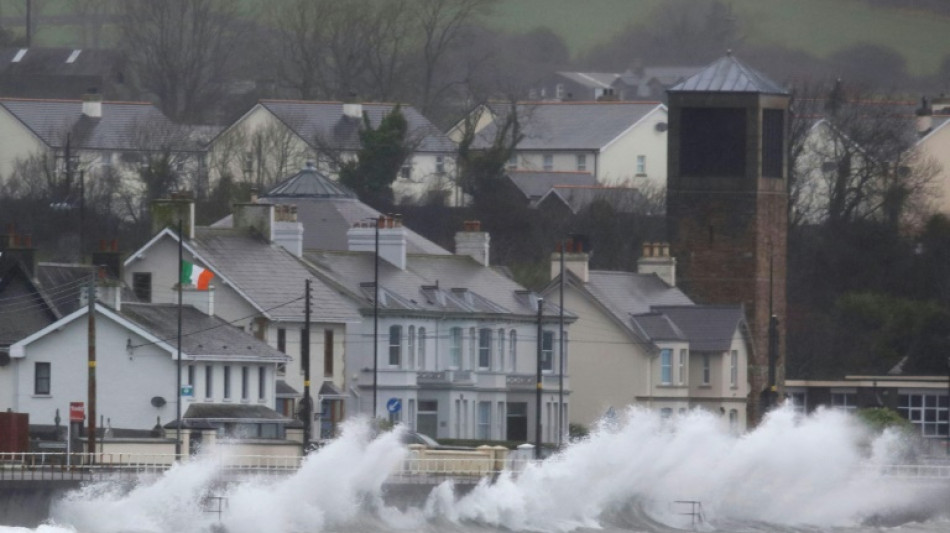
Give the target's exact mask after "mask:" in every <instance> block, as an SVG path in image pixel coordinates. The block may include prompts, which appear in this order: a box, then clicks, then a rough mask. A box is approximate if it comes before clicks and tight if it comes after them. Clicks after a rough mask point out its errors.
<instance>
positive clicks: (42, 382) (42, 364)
mask: <svg viewBox="0 0 950 533" xmlns="http://www.w3.org/2000/svg"><path fill="white" fill-rule="evenodd" d="M41 370H42V371H41ZM52 394H53V363H50V362H48V361H37V362H35V363H33V395H34V396H51V395H52Z"/></svg>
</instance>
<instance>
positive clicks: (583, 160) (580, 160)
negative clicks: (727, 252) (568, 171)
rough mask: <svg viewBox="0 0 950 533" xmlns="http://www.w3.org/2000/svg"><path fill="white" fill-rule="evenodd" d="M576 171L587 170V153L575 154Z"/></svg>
mask: <svg viewBox="0 0 950 533" xmlns="http://www.w3.org/2000/svg"><path fill="white" fill-rule="evenodd" d="M577 171H578V172H586V171H587V154H577Z"/></svg>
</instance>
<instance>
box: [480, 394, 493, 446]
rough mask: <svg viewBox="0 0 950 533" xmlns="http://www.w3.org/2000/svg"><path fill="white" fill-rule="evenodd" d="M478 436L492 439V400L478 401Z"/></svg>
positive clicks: (482, 438) (483, 438)
mask: <svg viewBox="0 0 950 533" xmlns="http://www.w3.org/2000/svg"><path fill="white" fill-rule="evenodd" d="M478 438H479V439H481V440H489V439H491V402H478Z"/></svg>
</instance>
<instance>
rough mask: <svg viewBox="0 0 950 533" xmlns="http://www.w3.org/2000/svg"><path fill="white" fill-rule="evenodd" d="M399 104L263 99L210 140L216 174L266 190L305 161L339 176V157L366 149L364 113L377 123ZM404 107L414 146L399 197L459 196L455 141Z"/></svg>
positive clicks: (449, 199) (454, 200)
mask: <svg viewBox="0 0 950 533" xmlns="http://www.w3.org/2000/svg"><path fill="white" fill-rule="evenodd" d="M396 107H397V104H382V103H366V104H360V103H343V102H312V101H299V100H261V101H260V102H258V103H257V104H255V105H254V106H253V107H252V108H251V109H250V110H248V111H247V112H246V113H245V114H244V115H243V116H241V117H240V118H239V119H237V120H236V121H235V122H234V123H232V124H231V125H229V126H228V127H227V128H225V129H224V130H223V131H222V132H221V133H220V134H219V135H217V136H216V137H215V138H214V140H213V141H212V142H211V145H210V154H209V157H210V170H211V179H212V181H213V180H216V179H218V178H219V177H220V176H222V175H225V174H229V175H230V176H232V177H234V178H235V179H239V180H244V181H246V182H249V183H251V184H254V185H256V186H258V187H259V188H260V189H265V188H268V187H270V186H271V185H273V184H275V183H277V182H278V181H280V180H282V179H283V178H284V177H285V176H287V175H288V174H290V173H291V172H293V171H294V170H296V169H299V168H302V167H303V166H304V163H305V162H306V161H308V160H313V161H316V162H317V169H318V170H319V171H321V172H324V173H326V174H328V175H330V176H331V177H332V178H334V179H336V177H337V172H338V167H337V165H338V164H339V162H340V161H348V160H352V159H354V158H355V157H356V153H357V151H358V150H359V149H360V147H361V143H360V138H359V132H360V130H361V129H362V128H363V127H364V116H365V117H366V118H368V119H369V122H370V125H371V126H372V127H378V126H379V123H380V121H381V120H382V118H383V117H384V116H386V115H387V114H389V113H391V112H392V111H393V110H394V109H395V108H396ZM399 109H400V111H401V113H402V114H403V115H404V116H405V118H406V121H407V123H408V133H407V141H408V143H409V144H410V145H411V146H413V147H414V151H413V153H412V155H411V156H410V157H409V159H408V160H407V161H406V162H405V163H404V165H403V168H402V170H401V171H400V173H399V176H398V177H397V179H396V181H395V182H394V183H393V193H394V195H395V199H396V201H397V202H416V201H423V200H430V199H438V200H440V201H442V202H443V203H446V204H449V205H457V204H458V203H459V202H460V201H461V193H460V191H459V189H458V187H457V183H456V176H455V174H456V171H455V153H456V147H455V144H454V143H453V142H452V141H451V140H450V139H449V138H448V137H446V136H445V135H444V134H443V133H442V132H441V131H439V130H438V128H436V127H435V126H434V125H433V124H432V123H431V122H429V121H428V119H426V118H425V117H424V116H422V115H421V114H420V113H419V112H418V111H416V110H415V109H414V108H413V107H412V106H408V105H400V106H399Z"/></svg>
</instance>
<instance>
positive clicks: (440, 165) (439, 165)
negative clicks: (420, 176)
mask: <svg viewBox="0 0 950 533" xmlns="http://www.w3.org/2000/svg"><path fill="white" fill-rule="evenodd" d="M435 173H436V174H445V156H444V155H437V156H435Z"/></svg>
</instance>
